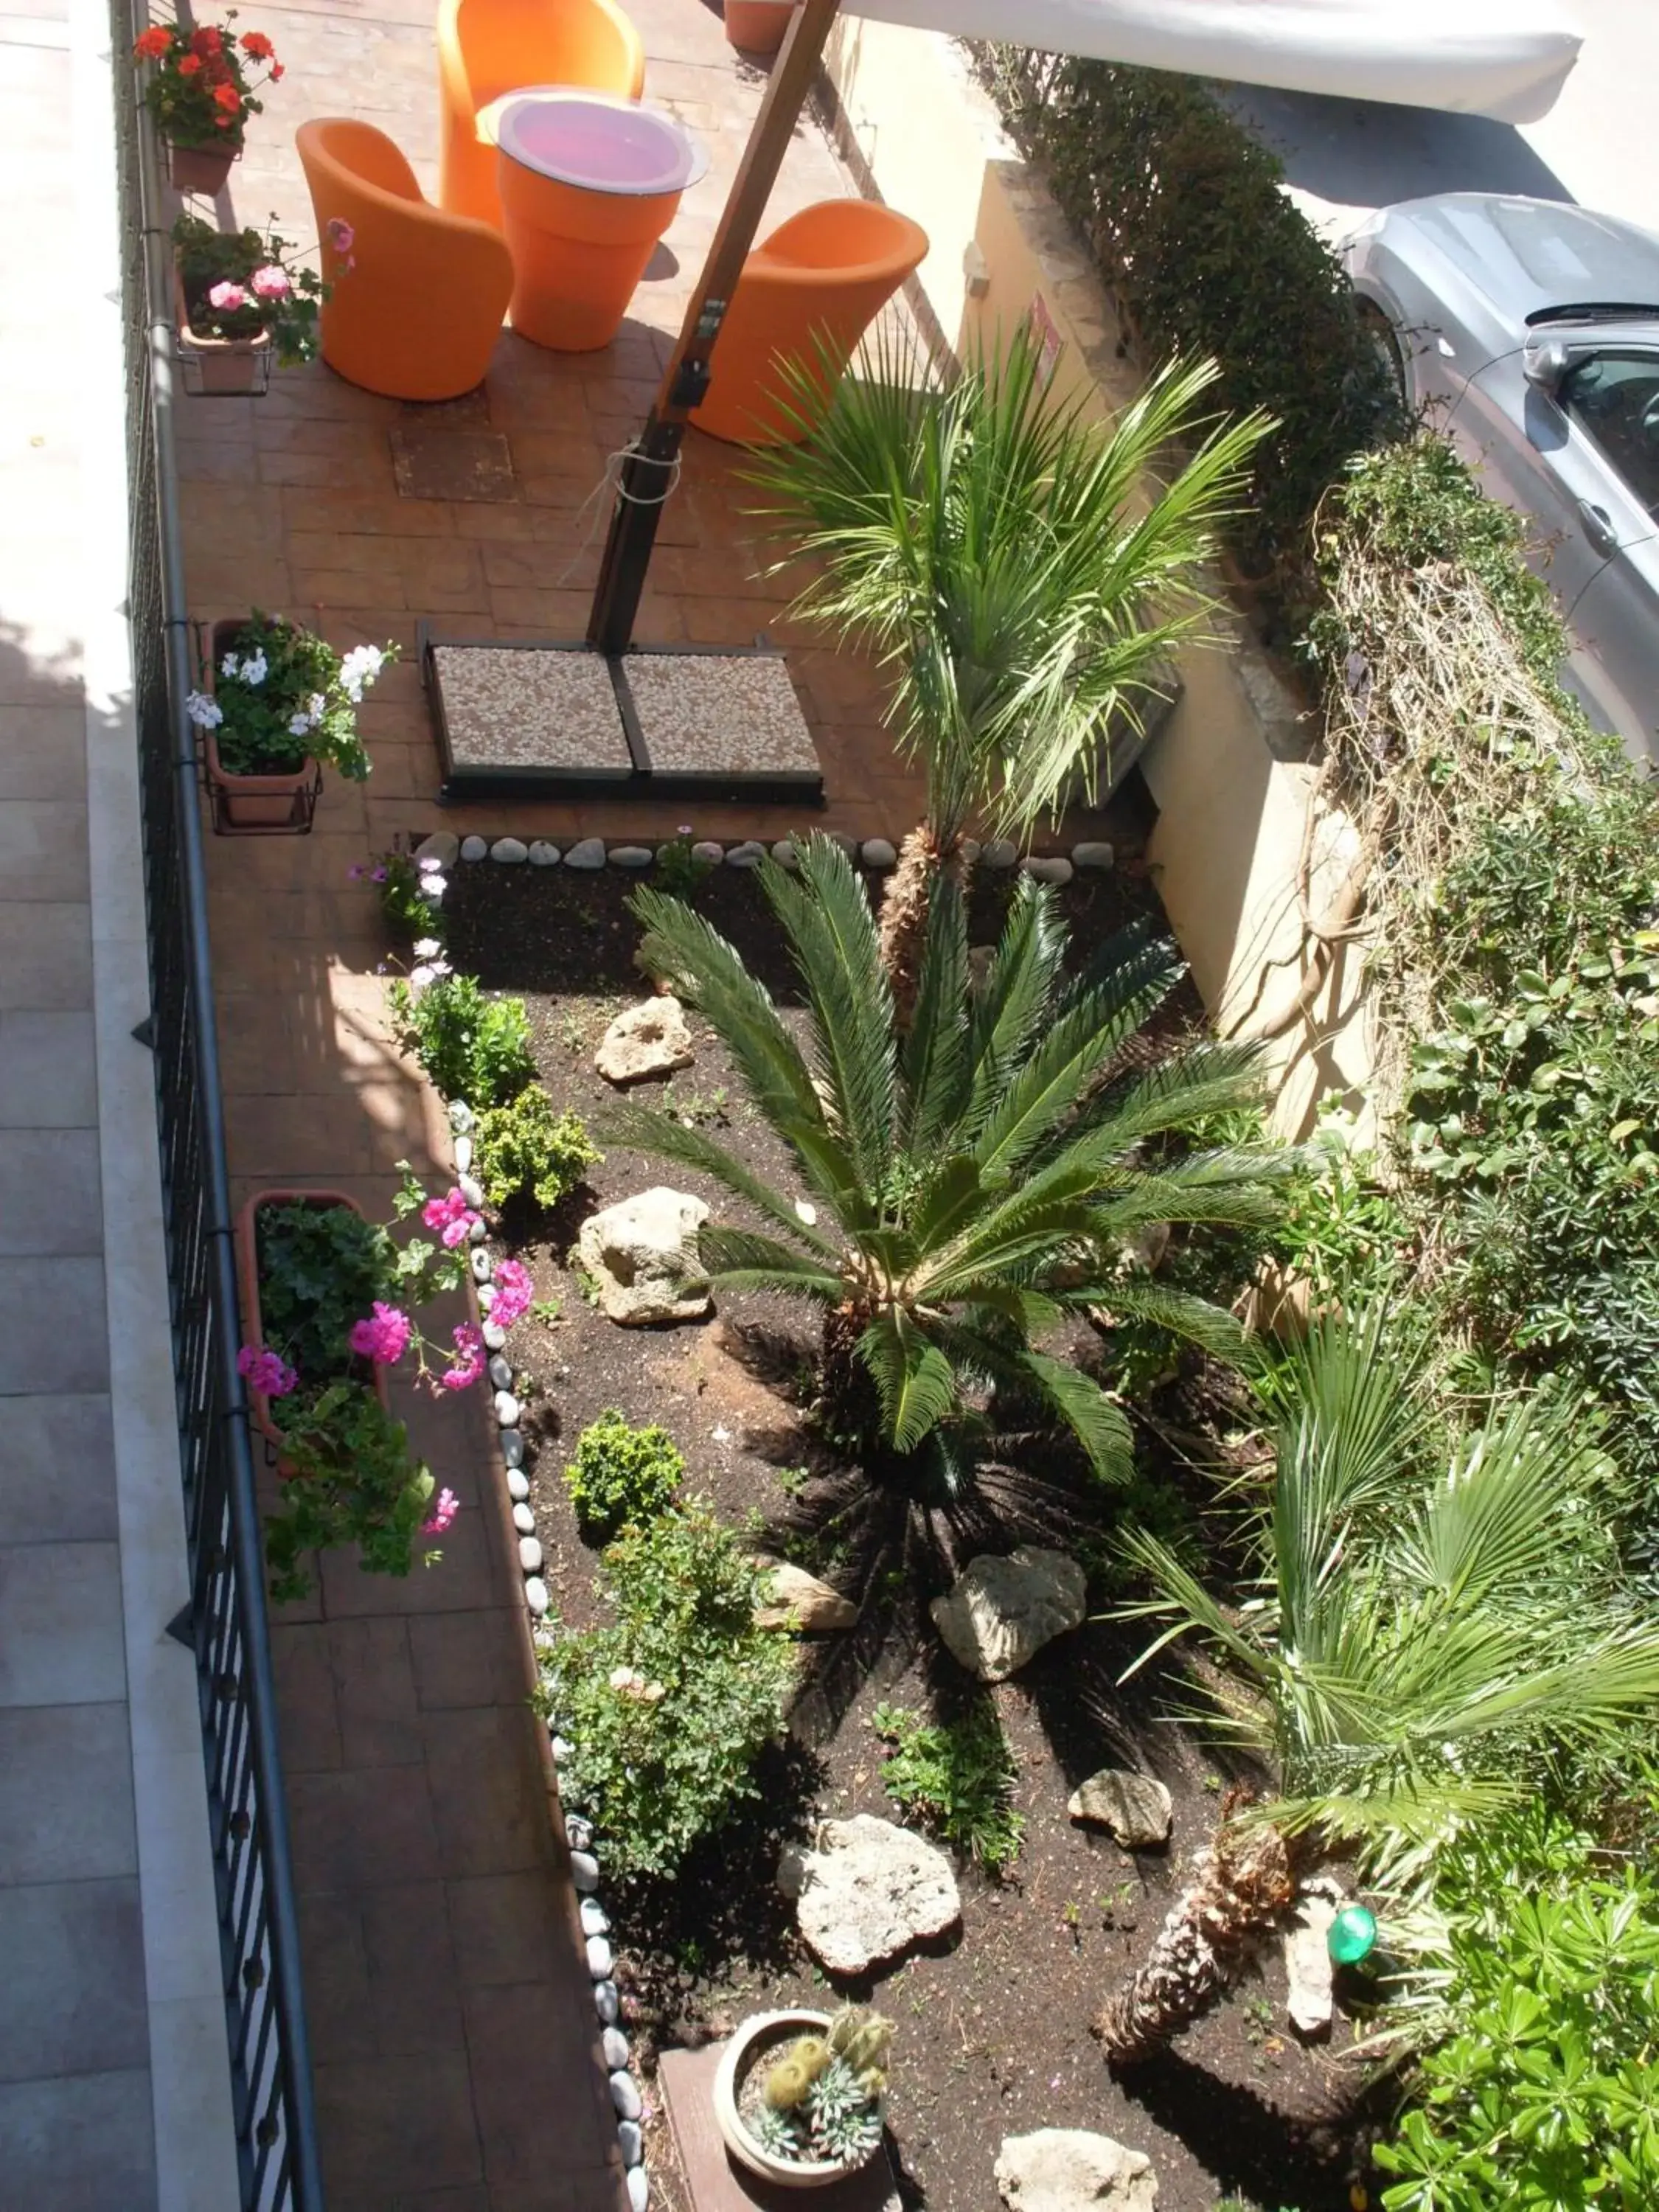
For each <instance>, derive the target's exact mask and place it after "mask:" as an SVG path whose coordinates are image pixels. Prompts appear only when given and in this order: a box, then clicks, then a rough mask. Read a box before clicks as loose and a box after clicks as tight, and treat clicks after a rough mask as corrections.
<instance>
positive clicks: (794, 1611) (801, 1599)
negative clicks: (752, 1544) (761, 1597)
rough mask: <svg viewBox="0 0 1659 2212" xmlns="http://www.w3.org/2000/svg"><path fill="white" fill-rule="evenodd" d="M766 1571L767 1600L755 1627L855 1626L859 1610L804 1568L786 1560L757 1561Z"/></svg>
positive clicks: (815, 1629) (811, 1630)
mask: <svg viewBox="0 0 1659 2212" xmlns="http://www.w3.org/2000/svg"><path fill="white" fill-rule="evenodd" d="M756 1564H757V1565H759V1566H763V1567H764V1568H765V1570H766V1573H767V1577H768V1581H767V1599H768V1602H767V1603H766V1604H764V1605H763V1606H761V1607H758V1608H757V1611H756V1613H755V1626H756V1627H757V1628H799V1629H801V1630H804V1631H805V1632H809V1633H816V1632H818V1631H820V1630H825V1629H832V1628H854V1627H856V1626H857V1625H858V1617H859V1609H858V1607H857V1606H855V1605H854V1602H853V1601H852V1599H851V1598H850V1597H843V1596H842V1594H841V1592H840V1591H839V1590H836V1589H830V1587H829V1583H821V1582H820V1581H819V1580H818V1578H817V1576H816V1575H809V1574H808V1573H807V1571H806V1570H805V1567H797V1566H793V1565H791V1564H790V1562H789V1561H788V1560H787V1559H760V1560H757V1562H756Z"/></svg>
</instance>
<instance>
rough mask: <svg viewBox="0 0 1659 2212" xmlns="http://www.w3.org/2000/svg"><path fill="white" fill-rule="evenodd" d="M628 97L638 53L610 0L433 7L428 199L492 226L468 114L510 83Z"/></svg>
mask: <svg viewBox="0 0 1659 2212" xmlns="http://www.w3.org/2000/svg"><path fill="white" fill-rule="evenodd" d="M532 84H574V85H581V86H584V87H586V88H587V89H589V90H591V91H594V92H610V93H614V94H617V97H618V98H619V99H622V100H637V99H638V98H639V96H640V94H641V91H642V90H643V89H644V86H645V48H644V47H643V46H641V43H640V34H639V33H638V32H637V31H636V30H635V28H634V26H633V25H632V23H630V22H629V20H628V18H627V16H626V15H623V11H622V9H620V8H619V7H618V6H617V4H616V0H438V105H439V121H438V130H439V144H438V200H439V204H440V205H441V206H442V207H445V208H447V210H448V211H449V213H450V214H451V215H466V216H473V217H474V218H475V219H476V220H477V221H478V222H493V223H494V224H495V226H496V227H497V228H500V226H501V199H500V196H499V194H498V193H497V191H496V188H495V144H494V143H493V141H492V140H490V139H488V138H481V137H479V135H478V111H479V109H480V108H483V107H488V106H489V104H490V102H491V101H492V100H499V99H500V98H501V94H503V93H504V92H515V91H517V90H518V88H519V87H520V85H532Z"/></svg>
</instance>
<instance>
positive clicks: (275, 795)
mask: <svg viewBox="0 0 1659 2212" xmlns="http://www.w3.org/2000/svg"><path fill="white" fill-rule="evenodd" d="M245 627H246V625H245V624H244V623H242V622H241V621H240V620H238V621H234V622H219V623H215V624H214V625H213V631H212V638H211V650H210V654H209V665H208V688H209V690H212V689H213V688H214V685H215V684H216V680H217V678H218V671H219V663H220V660H221V659H222V657H223V656H224V654H225V653H227V652H228V650H229V647H230V641H231V640H232V638H234V636H235V635H237V633H238V631H239V630H241V629H244V628H245ZM203 736H204V738H205V740H206V743H205V744H204V752H205V754H206V756H207V772H208V788H209V790H210V792H211V793H212V797H213V826H214V828H215V829H216V830H217V831H218V833H219V835H220V836H222V837H249V836H254V837H258V836H264V837H283V836H288V837H303V836H305V835H306V833H307V831H308V830H309V829H310V828H311V823H312V817H313V815H314V814H315V813H316V811H317V799H318V794H319V793H320V792H321V790H322V787H323V772H322V769H320V768H319V766H318V764H317V763H316V762H315V761H314V760H313V759H312V757H311V756H310V755H309V754H307V756H306V757H305V759H304V760H302V761H301V763H300V765H299V767H298V768H296V769H282V770H280V771H276V772H273V773H271V774H270V775H236V774H235V773H234V771H233V770H232V769H228V768H227V767H226V766H225V764H224V763H223V762H222V760H221V759H220V757H219V744H218V736H217V732H215V731H213V730H206V731H204V732H203Z"/></svg>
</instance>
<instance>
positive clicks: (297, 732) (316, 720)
mask: <svg viewBox="0 0 1659 2212" xmlns="http://www.w3.org/2000/svg"><path fill="white" fill-rule="evenodd" d="M327 708H328V702H327V700H326V699H325V698H324V696H323V695H322V693H321V692H320V691H313V693H312V695H311V696H310V698H309V699H307V702H306V703H305V705H304V706H303V707H302V708H301V709H300V712H299V713H298V714H295V716H294V717H293V719H292V720H290V722H289V726H288V733H289V737H291V738H304V737H309V735H310V734H311V732H312V731H313V730H314V729H317V728H319V726H321V723H322V719H323V716H324V714H325V712H326V711H327Z"/></svg>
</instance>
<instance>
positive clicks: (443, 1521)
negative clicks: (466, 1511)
mask: <svg viewBox="0 0 1659 2212" xmlns="http://www.w3.org/2000/svg"><path fill="white" fill-rule="evenodd" d="M460 1510H461V1501H460V1499H459V1498H457V1497H456V1495H455V1493H454V1492H453V1490H441V1491H440V1492H438V1502H437V1504H435V1506H434V1507H433V1509H432V1518H431V1519H430V1520H429V1521H422V1523H421V1534H422V1535H423V1536H441V1535H442V1534H443V1533H444V1530H445V1529H446V1528H448V1526H449V1524H450V1522H452V1521H453V1519H454V1518H455V1516H456V1515H457V1514H458V1513H459V1511H460Z"/></svg>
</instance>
